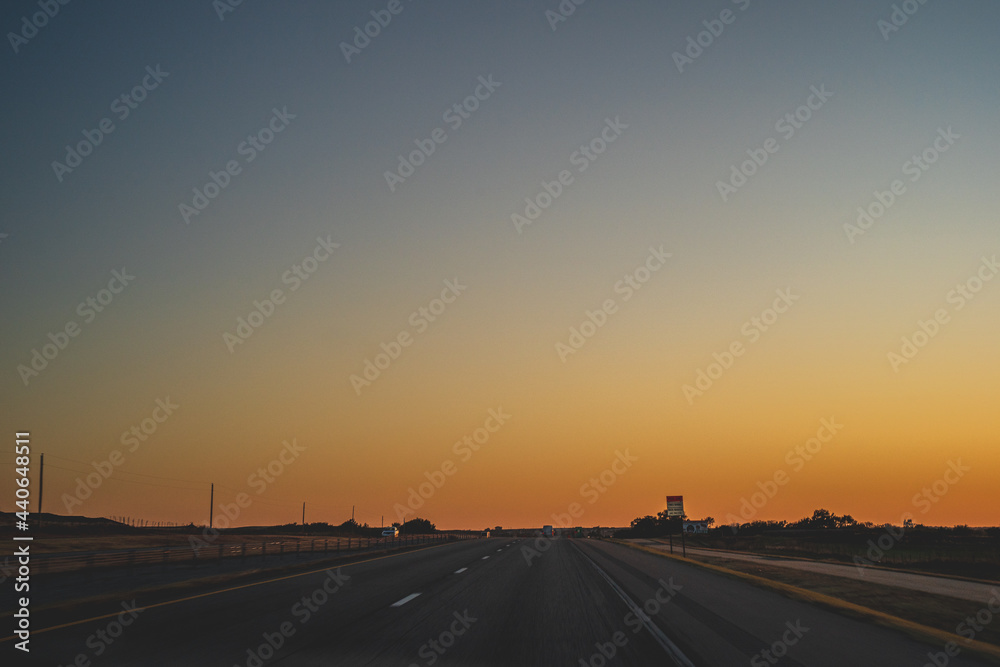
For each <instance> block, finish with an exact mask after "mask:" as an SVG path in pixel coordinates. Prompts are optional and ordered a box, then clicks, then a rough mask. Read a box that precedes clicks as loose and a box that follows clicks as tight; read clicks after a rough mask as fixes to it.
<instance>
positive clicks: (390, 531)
mask: <svg viewBox="0 0 1000 667" xmlns="http://www.w3.org/2000/svg"><path fill="white" fill-rule="evenodd" d="M382 537H399V528H386V529H385V530H383V531H382Z"/></svg>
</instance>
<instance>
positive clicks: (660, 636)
mask: <svg viewBox="0 0 1000 667" xmlns="http://www.w3.org/2000/svg"><path fill="white" fill-rule="evenodd" d="M574 546H575V545H574ZM576 550H577V551H579V552H580V555H581V556H583V557H584V558H586V559H587V560H588V561H589V562H590V564H591V565H593V566H594V569H595V570H597V572H598V574H600V575H601V576H602V577H604V580H605V581H607V582H608V585H609V586H611V588H612V590H614V592H615V593H617V594H618V597H620V598H621V599H622V601H624V602H625V605H626V606H627V607H628V608H629V610H630V611H631V612H632V613H633V614H635V615H636V616H637V617H638V618H640V619H642V623H643V625H645V626H646V629H647V630H649V633H650V634H651V635H653V639H655V640H656V642H657V643H658V644H659V645H660V646H661V647H662V648H663V650H664V651H666V652H667V655H669V656H670V658H671V659H672V660H673V661H674V663H675V664H676V665H679V666H680V667H694V663H693V662H691V661H690V660H688V658H687V656H686V655H684V652H683V651H681V650H680V648H678V646H677V644H675V643H673V642H672V641H670V638H669V637H667V635H666V634H665V633H664V632H663V630H660V628H659V627H658V626H657V625H656V624H655V623H653V620H652V619H651V618H649V616H648V615H647V614H646V613H644V612H643V611H642V610H641V609H640V608H639V605H637V604H636V603H635V602H633V601H632V598H630V597H629V596H628V594H627V593H626V592H625V591H623V590H622V589H621V587H620V586H619V585H618V584H616V583H615V582H614V580H613V579H612V578H611V577H610V576H609V575H608V573H607V572H605V571H604V570H602V569H601V568H600V566H599V565H598V564H597V563H595V562H594V561H593V560H592V559H591V558H590V556H588V555H587V554H585V553H583V551H582V550H580V548H579V547H577V548H576Z"/></svg>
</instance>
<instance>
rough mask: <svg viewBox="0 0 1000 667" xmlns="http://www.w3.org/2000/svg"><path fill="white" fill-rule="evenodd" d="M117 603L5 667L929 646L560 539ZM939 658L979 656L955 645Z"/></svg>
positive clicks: (485, 660) (956, 660)
mask: <svg viewBox="0 0 1000 667" xmlns="http://www.w3.org/2000/svg"><path fill="white" fill-rule="evenodd" d="M543 547H544V548H543ZM529 561H530V563H529ZM131 604H132V599H131V598H130V597H128V596H125V597H124V598H123V600H122V601H121V602H120V603H115V602H109V603H107V604H101V605H99V606H95V607H93V608H92V609H90V610H88V612H87V613H81V612H79V611H77V612H75V613H74V614H73V615H72V616H67V615H66V614H65V613H62V612H59V611H57V610H52V611H42V610H39V611H37V612H35V613H34V614H33V615H32V628H33V632H34V634H33V636H32V639H31V644H30V646H31V653H30V658H26V657H25V656H24V655H23V654H21V655H19V656H18V658H17V659H16V660H15V661H14V662H13V663H10V662H8V661H7V659H6V656H9V655H11V654H12V653H17V652H15V651H12V649H13V646H12V642H11V641H10V640H7V641H5V642H4V645H3V647H2V648H3V650H4V651H3V652H4V654H5V658H4V661H3V662H4V664H5V665H6V664H38V665H50V666H51V665H73V664H76V665H80V667H87V666H88V664H89V665H143V666H152V665H185V666H196V665H220V666H226V667H228V666H230V665H241V666H244V667H262V666H265V665H266V666H270V665H285V666H292V665H296V666H297V665H317V666H319V665H322V666H324V667H328V666H330V665H400V666H403V667H407V666H411V665H421V666H422V665H427V666H430V665H468V666H475V665H518V666H522V665H545V666H546V667H551V666H555V665H566V666H567V667H571V666H572V667H576V666H579V665H592V666H595V667H598V666H600V665H723V666H730V665H748V664H749V665H819V666H823V665H830V666H837V667H842V666H844V665H879V666H891V665H912V666H914V667H920V666H921V665H924V664H925V663H928V662H929V657H928V653H936V652H938V651H940V650H942V649H943V647H935V646H930V645H924V644H921V643H919V642H917V641H915V640H912V639H910V638H908V637H906V636H904V635H902V634H900V633H897V632H895V631H892V630H888V629H885V628H881V627H877V626H873V625H869V624H866V623H864V622H861V621H857V620H853V619H849V618H846V617H842V616H839V615H837V614H835V613H833V612H830V611H826V610H823V609H820V608H818V607H814V606H811V605H809V604H806V603H803V602H798V601H794V600H790V599H788V598H785V597H783V596H780V595H778V594H776V593H773V592H771V591H767V590H763V589H759V588H756V587H754V586H751V585H749V584H746V583H743V582H740V581H736V580H733V579H729V578H726V577H722V576H719V575H717V574H715V573H712V572H709V571H706V570H703V569H699V568H696V567H693V566H690V565H686V564H684V563H678V562H675V561H671V560H668V559H664V558H660V557H657V556H655V555H652V554H648V553H644V552H641V551H637V550H634V549H629V548H627V547H624V546H621V545H616V544H610V543H604V542H599V541H596V540H585V539H569V538H557V539H553V540H547V541H544V540H543V541H540V542H539V541H536V540H520V541H512V540H507V539H502V538H493V539H484V540H470V541H465V542H458V543H452V544H447V545H444V546H438V547H432V548H428V549H423V550H419V551H412V552H407V553H402V554H396V555H389V556H384V557H380V558H375V559H372V560H367V561H362V562H357V563H353V564H349V565H344V566H341V568H340V569H339V570H329V571H323V570H321V571H318V572H310V573H306V574H297V575H293V576H285V577H284V578H272V579H269V580H266V581H262V582H260V583H254V584H250V585H242V586H237V587H232V588H229V589H223V590H220V591H216V592H211V593H207V594H202V595H199V596H190V595H189V597H188V598H186V599H180V600H177V601H168V602H166V603H160V604H158V605H154V604H152V603H151V602H150V601H149V600H143V599H141V598H140V599H137V600H136V601H135V604H136V605H137V607H138V608H137V609H135V610H133V609H132V608H131V606H130V605H131ZM144 604H146V605H148V606H147V607H146V608H144V609H143V605H144ZM642 607H644V608H645V609H646V610H647V611H648V616H647V615H645V614H644V613H643V612H642V611H641V609H640V608H642ZM104 614H115V615H113V616H110V617H105V618H97V617H99V616H102V615H104ZM83 617H88V618H87V620H85V621H84V622H82V623H77V622H76V621H79V620H83ZM961 620H962V619H956V623H958V622H960V621H961ZM64 623H72V624H70V625H67V626H64V627H60V625H61V624H64ZM5 625H6V627H8V628H9V627H10V626H9V618H8V619H6V620H5ZM49 628H52V629H49ZM763 651H768V653H767V654H766V655H765V654H764V653H763ZM942 655H943V654H942ZM779 656H780V657H779ZM931 664H933V663H931ZM946 664H947V665H950V666H953V667H954V666H970V665H982V664H985V663H982V662H978V661H975V660H971V659H969V658H968V656H966V655H964V654H960V655H958V656H957V657H950V658H947V662H946Z"/></svg>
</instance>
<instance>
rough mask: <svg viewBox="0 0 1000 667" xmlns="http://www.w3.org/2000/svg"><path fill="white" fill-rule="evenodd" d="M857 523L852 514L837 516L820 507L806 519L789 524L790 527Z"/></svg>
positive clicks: (834, 526) (824, 526)
mask: <svg viewBox="0 0 1000 667" xmlns="http://www.w3.org/2000/svg"><path fill="white" fill-rule="evenodd" d="M855 525H857V521H855V520H854V517H852V516H851V515H850V514H845V515H844V516H837V515H836V514H834V513H833V512H831V511H830V510H826V509H818V510H815V511H813V513H812V516H811V517H806V518H805V519H800V520H799V521H796V522H795V523H793V524H789V527H790V528H809V529H812V528H847V527H849V526H855Z"/></svg>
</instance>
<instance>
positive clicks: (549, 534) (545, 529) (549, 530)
mask: <svg viewBox="0 0 1000 667" xmlns="http://www.w3.org/2000/svg"><path fill="white" fill-rule="evenodd" d="M542 535H544V536H545V537H552V526H542Z"/></svg>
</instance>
